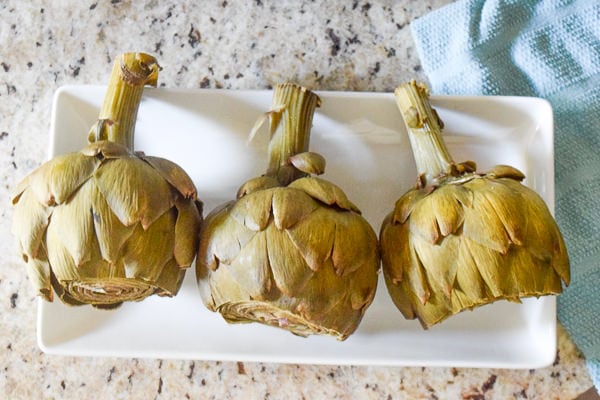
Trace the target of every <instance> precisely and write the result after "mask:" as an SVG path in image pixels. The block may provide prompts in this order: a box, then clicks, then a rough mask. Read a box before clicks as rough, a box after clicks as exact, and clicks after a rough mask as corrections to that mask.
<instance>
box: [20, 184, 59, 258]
mask: <svg viewBox="0 0 600 400" xmlns="http://www.w3.org/2000/svg"><path fill="white" fill-rule="evenodd" d="M18 202H19V207H15V211H14V215H13V224H12V232H13V234H14V235H15V236H16V237H17V240H18V242H19V245H20V247H21V251H22V253H23V254H24V255H26V256H27V258H28V259H29V258H36V257H37V256H38V249H39V247H40V244H41V243H42V241H43V239H44V235H45V234H46V228H47V227H48V223H49V218H50V215H51V214H52V210H53V208H52V207H48V206H46V205H44V204H43V203H40V202H39V201H38V199H37V197H36V196H35V194H34V193H33V191H31V190H25V191H24V192H23V193H22V194H21V196H20V197H19V199H18Z"/></svg>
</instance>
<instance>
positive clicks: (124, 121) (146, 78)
mask: <svg viewBox="0 0 600 400" xmlns="http://www.w3.org/2000/svg"><path fill="white" fill-rule="evenodd" d="M158 69H159V66H158V63H157V61H156V59H155V58H154V57H153V56H151V55H148V54H144V53H125V54H123V55H121V57H119V58H117V59H116V60H115V63H114V65H113V70H112V73H111V76H110V81H109V84H108V88H107V90H106V95H105V97H104V103H103V104H102V109H101V110H100V115H99V117H98V120H99V123H98V124H96V125H95V126H94V127H92V131H91V132H90V136H89V141H90V142H97V141H100V140H109V141H112V142H115V143H119V144H122V145H124V146H127V148H129V149H130V150H133V139H134V128H135V122H136V119H137V112H138V107H139V104H140V100H141V98H142V92H143V90H144V86H145V85H150V86H156V82H157V78H158Z"/></svg>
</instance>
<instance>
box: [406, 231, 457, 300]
mask: <svg viewBox="0 0 600 400" xmlns="http://www.w3.org/2000/svg"><path fill="white" fill-rule="evenodd" d="M460 241H461V239H460V237H458V236H454V235H452V236H449V237H446V238H444V239H443V240H442V241H441V242H440V243H438V244H435V245H432V244H431V243H429V242H427V241H425V240H423V239H422V238H421V237H420V236H417V235H415V236H412V237H411V239H410V246H413V247H414V251H415V252H416V253H417V255H418V257H419V260H420V261H421V263H422V265H423V267H424V269H425V271H426V273H427V280H428V282H429V283H430V284H431V286H432V289H433V291H434V292H441V293H443V294H444V295H446V296H447V297H448V298H449V297H450V295H451V294H452V288H453V287H454V282H455V280H456V273H457V271H458V268H459V265H458V258H459V257H458V253H459V249H460Z"/></svg>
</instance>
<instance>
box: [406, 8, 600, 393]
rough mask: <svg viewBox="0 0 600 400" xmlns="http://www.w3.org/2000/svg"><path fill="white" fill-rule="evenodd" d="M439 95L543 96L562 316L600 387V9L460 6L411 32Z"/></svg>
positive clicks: (415, 24) (440, 12)
mask: <svg viewBox="0 0 600 400" xmlns="http://www.w3.org/2000/svg"><path fill="white" fill-rule="evenodd" d="M411 30H412V34H413V37H414V39H415V42H416V46H417V51H418V53H419V56H420V58H421V62H422V65H423V69H424V72H425V74H426V75H427V77H428V79H429V84H430V87H431V92H432V93H433V94H452V95H457V94H460V95H517V96H535V97H541V98H545V99H546V100H548V101H549V102H550V103H551V104H552V108H553V111H554V124H555V137H554V146H555V191H556V198H555V207H556V209H555V215H556V220H557V222H558V224H559V226H560V228H561V230H562V232H563V235H564V238H565V241H566V244H567V249H568V251H569V256H570V259H571V284H570V286H569V287H568V288H566V290H565V291H564V292H563V293H562V294H561V295H559V296H558V318H559V320H560V322H561V323H562V324H563V325H564V326H565V328H566V329H567V331H568V332H569V334H570V335H571V337H572V339H573V341H574V342H575V344H576V345H577V346H578V347H579V348H580V349H581V351H582V352H583V354H584V355H585V357H586V362H587V364H588V367H589V371H590V375H591V377H592V380H593V381H594V385H595V386H596V388H598V389H600V318H599V316H600V2H599V1H598V0H579V1H577V0H575V1H573V0H571V1H569V0H538V1H532V0H504V1H502V0H488V1H485V0H461V1H458V2H456V3H452V4H450V5H448V6H445V7H443V8H441V9H438V10H436V11H433V12H431V13H429V14H427V15H425V16H424V17H422V18H420V19H417V20H416V21H414V22H413V23H412V25H411Z"/></svg>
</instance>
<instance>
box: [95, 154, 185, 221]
mask: <svg viewBox="0 0 600 400" xmlns="http://www.w3.org/2000/svg"><path fill="white" fill-rule="evenodd" d="M94 181H95V182H96V185H97V186H98V189H99V190H100V192H101V193H102V195H103V196H104V198H105V199H106V201H107V203H108V205H109V207H110V209H111V210H112V211H113V212H114V213H115V215H116V216H117V218H119V220H120V221H121V223H122V224H123V225H127V226H130V225H133V224H135V223H137V222H140V223H141V224H142V227H143V228H144V229H147V228H148V227H149V226H150V224H152V223H153V222H154V221H155V220H156V219H157V218H159V217H160V216H161V215H163V214H164V213H165V212H166V211H167V210H168V209H170V208H171V207H172V206H173V204H174V202H175V200H174V195H173V193H172V189H171V185H169V183H168V182H167V181H165V179H163V177H162V176H161V175H160V174H159V173H158V172H156V171H155V170H154V168H152V167H150V166H149V165H148V164H146V163H145V162H144V161H142V160H140V159H138V158H136V157H128V158H116V159H113V160H108V161H106V162H105V163H104V164H103V166H102V168H98V170H97V171H96V173H95V174H94Z"/></svg>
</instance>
